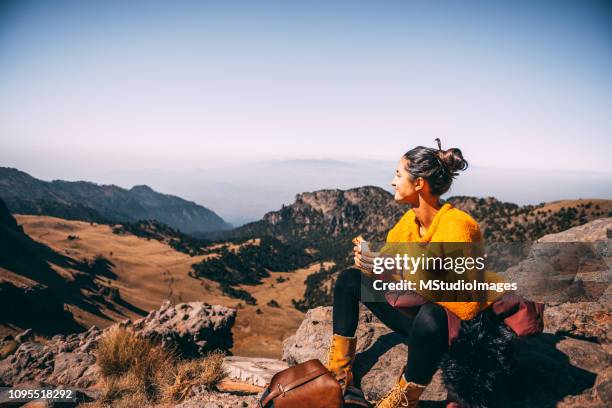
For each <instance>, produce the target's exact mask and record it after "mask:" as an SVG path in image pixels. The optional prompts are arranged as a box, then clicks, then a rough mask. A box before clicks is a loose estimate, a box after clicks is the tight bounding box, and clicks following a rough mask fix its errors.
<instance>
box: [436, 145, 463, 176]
mask: <svg viewBox="0 0 612 408" xmlns="http://www.w3.org/2000/svg"><path fill="white" fill-rule="evenodd" d="M438 157H439V158H440V160H442V162H443V163H444V165H445V166H446V167H447V168H448V170H449V171H450V172H451V173H455V172H457V171H461V170H465V169H467V168H468V162H467V160H465V159H464V158H463V154H462V153H461V150H459V149H457V148H455V147H453V148H450V149H447V150H439V151H438Z"/></svg>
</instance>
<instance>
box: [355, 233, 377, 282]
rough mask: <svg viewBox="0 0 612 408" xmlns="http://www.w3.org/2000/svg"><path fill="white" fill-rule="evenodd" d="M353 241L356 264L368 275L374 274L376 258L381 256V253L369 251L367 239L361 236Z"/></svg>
mask: <svg viewBox="0 0 612 408" xmlns="http://www.w3.org/2000/svg"><path fill="white" fill-rule="evenodd" d="M353 243H354V244H355V246H354V247H353V254H354V259H355V266H356V267H357V268H359V269H360V270H361V271H362V272H363V273H364V274H366V275H367V276H373V275H374V272H373V270H374V258H376V257H378V256H380V254H379V253H378V252H372V251H369V250H368V246H367V241H366V240H364V239H363V238H362V237H361V236H359V237H357V238H355V239H353ZM364 247H365V248H364ZM364 249H365V251H364Z"/></svg>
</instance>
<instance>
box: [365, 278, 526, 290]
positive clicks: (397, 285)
mask: <svg viewBox="0 0 612 408" xmlns="http://www.w3.org/2000/svg"><path fill="white" fill-rule="evenodd" d="M372 287H373V288H374V290H380V291H388V290H399V291H407V290H409V291H413V290H429V291H495V292H499V293H502V292H506V291H513V290H517V289H518V285H517V284H516V282H478V281H476V280H473V281H466V280H463V279H461V280H458V281H454V282H447V281H444V280H440V279H429V280H425V279H423V280H420V281H419V282H418V284H417V283H416V282H412V281H409V280H405V279H403V280H400V281H397V282H385V281H383V280H381V279H376V280H375V281H374V282H372Z"/></svg>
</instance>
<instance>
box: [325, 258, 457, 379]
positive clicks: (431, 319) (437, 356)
mask: <svg viewBox="0 0 612 408" xmlns="http://www.w3.org/2000/svg"><path fill="white" fill-rule="evenodd" d="M364 279H367V278H364ZM361 280H362V273H361V271H360V270H359V269H356V268H349V269H345V270H343V271H342V272H340V275H339V276H338V280H337V281H336V285H335V286H334V309H333V330H334V333H335V334H339V335H341V336H345V337H353V336H354V335H355V331H356V330H357V323H358V321H359V303H360V301H361ZM362 303H363V304H364V305H365V306H366V307H367V308H368V309H370V310H371V311H372V313H373V314H374V315H375V316H376V317H378V319H379V320H380V321H381V322H383V323H384V324H385V325H387V326H388V327H389V328H390V329H392V330H393V331H395V332H398V333H400V334H402V335H404V336H405V337H406V338H407V339H408V347H409V352H408V362H407V364H406V370H405V372H404V377H405V378H406V380H407V381H412V382H415V383H417V384H423V385H425V384H428V383H429V382H430V381H431V378H432V377H433V375H434V373H435V372H436V369H437V368H438V364H439V362H440V360H441V358H442V356H443V355H444V353H445V351H446V350H447V348H448V321H447V317H446V312H445V311H444V309H443V308H442V307H441V306H439V305H436V304H435V303H429V302H428V303H425V304H424V305H422V306H420V307H418V311H416V314H415V316H414V317H408V316H407V315H405V314H404V313H402V312H400V311H399V310H398V309H396V308H394V307H393V306H391V305H389V303H387V302H385V301H377V302H362Z"/></svg>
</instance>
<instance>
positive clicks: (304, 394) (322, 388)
mask: <svg viewBox="0 0 612 408" xmlns="http://www.w3.org/2000/svg"><path fill="white" fill-rule="evenodd" d="M258 407H259V408H342V407H344V399H343V397H342V388H341V387H340V384H339V383H338V381H336V379H335V378H334V376H333V375H332V374H331V373H330V372H329V371H328V370H327V368H325V367H324V366H323V364H321V362H320V361H319V360H317V359H314V360H308V361H306V362H304V363H302V364H298V365H296V366H293V367H290V368H287V369H286V370H283V371H280V372H278V373H276V374H275V375H274V377H272V379H271V380H270V384H269V385H268V387H267V389H266V390H265V391H264V393H263V395H262V396H261V399H260V400H259V404H258Z"/></svg>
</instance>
